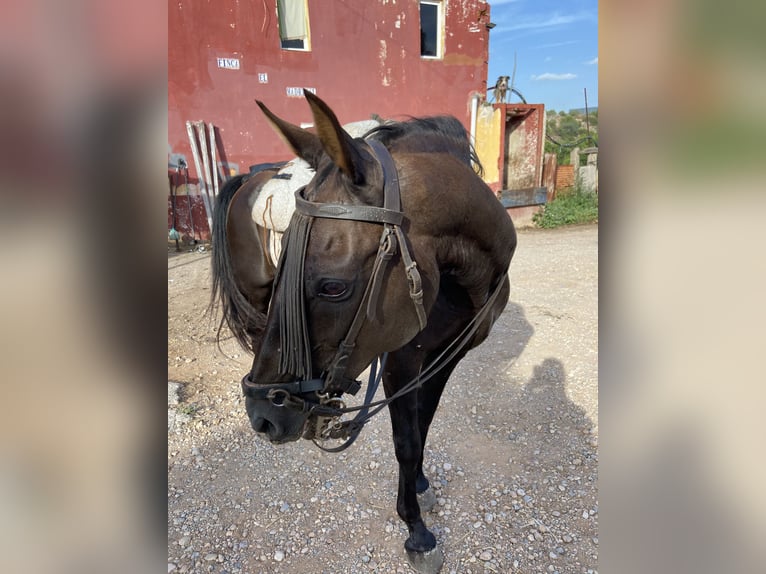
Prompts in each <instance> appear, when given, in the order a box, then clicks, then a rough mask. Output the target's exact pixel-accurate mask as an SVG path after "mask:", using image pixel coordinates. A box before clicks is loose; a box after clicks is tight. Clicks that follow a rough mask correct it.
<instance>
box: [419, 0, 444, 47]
mask: <svg viewBox="0 0 766 574" xmlns="http://www.w3.org/2000/svg"><path fill="white" fill-rule="evenodd" d="M423 4H429V5H431V6H436V55H435V56H427V55H425V54H423V53H421V54H420V57H421V58H423V59H425V60H441V59H442V58H443V57H444V2H443V0H422V1H421V2H419V3H418V24H420V26H419V29H421V30H422V22H421V21H420V7H421V6H422V5H423ZM420 49H421V50H422V49H423V47H422V45H421V47H420Z"/></svg>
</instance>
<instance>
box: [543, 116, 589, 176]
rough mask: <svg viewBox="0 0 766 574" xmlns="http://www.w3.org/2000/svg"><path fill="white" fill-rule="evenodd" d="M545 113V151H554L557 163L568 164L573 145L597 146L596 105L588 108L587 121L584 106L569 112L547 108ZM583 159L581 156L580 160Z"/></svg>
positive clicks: (581, 146)
mask: <svg viewBox="0 0 766 574" xmlns="http://www.w3.org/2000/svg"><path fill="white" fill-rule="evenodd" d="M545 115H546V119H545V133H546V138H545V151H546V153H555V154H556V157H557V159H558V163H559V165H568V164H569V153H570V152H571V151H572V149H573V148H574V147H579V148H580V149H582V148H586V147H592V146H596V147H598V107H596V108H593V109H591V108H590V107H589V108H588V121H587V122H586V121H585V108H582V109H577V110H572V111H570V112H564V111H561V112H557V111H555V110H548V112H547V113H546V114H545ZM585 159H586V158H585V157H584V156H583V157H582V158H581V161H585Z"/></svg>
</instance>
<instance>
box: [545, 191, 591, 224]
mask: <svg viewBox="0 0 766 574" xmlns="http://www.w3.org/2000/svg"><path fill="white" fill-rule="evenodd" d="M532 221H534V222H535V224H537V226H538V227H544V228H546V229H550V228H552V227H560V226H562V225H572V224H575V223H594V222H597V221H598V195H597V194H595V193H591V192H588V191H583V190H581V189H579V188H575V189H574V190H572V191H570V192H569V193H561V194H559V195H557V196H556V199H554V200H553V201H551V202H550V203H548V204H546V205H545V206H544V207H543V210H542V211H540V212H539V213H535V214H534V215H533V216H532Z"/></svg>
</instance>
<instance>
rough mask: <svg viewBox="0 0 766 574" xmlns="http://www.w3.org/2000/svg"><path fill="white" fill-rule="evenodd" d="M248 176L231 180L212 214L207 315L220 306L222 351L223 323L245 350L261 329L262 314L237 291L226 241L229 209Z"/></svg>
mask: <svg viewBox="0 0 766 574" xmlns="http://www.w3.org/2000/svg"><path fill="white" fill-rule="evenodd" d="M247 177H248V174H240V175H235V176H234V177H232V178H230V179H229V180H228V181H227V182H226V183H225V184H224V186H223V188H222V189H221V191H220V192H219V193H218V197H217V199H216V202H215V208H214V210H213V229H212V243H213V256H212V275H213V285H212V291H211V293H210V304H209V305H208V313H210V314H211V315H212V314H214V313H215V311H216V308H217V306H218V304H219V303H220V305H221V311H222V317H221V322H220V323H219V325H218V332H217V334H216V340H217V342H218V344H219V347H220V342H221V330H222V328H223V325H224V323H225V324H226V325H228V327H229V329H230V330H231V332H232V334H233V335H234V337H235V338H236V339H237V341H238V342H239V344H240V345H242V346H243V347H244V348H245V349H248V350H252V341H251V338H250V335H249V332H251V331H252V330H253V329H255V328H257V327H258V326H262V325H261V323H262V322H263V319H264V318H263V317H262V313H259V312H258V311H257V310H256V309H255V308H254V307H253V306H252V305H251V304H250V303H249V302H248V300H247V299H246V298H245V296H244V295H243V294H242V292H241V291H240V290H239V287H237V283H236V281H235V278H234V267H233V265H232V261H231V255H230V253H229V246H228V243H227V240H226V220H227V217H228V213H229V206H230V205H231V202H232V200H233V198H234V195H235V194H236V193H237V191H238V190H239V188H240V187H242V185H243V183H244V181H245V180H246V178H247Z"/></svg>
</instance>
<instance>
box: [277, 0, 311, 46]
mask: <svg viewBox="0 0 766 574" xmlns="http://www.w3.org/2000/svg"><path fill="white" fill-rule="evenodd" d="M277 14H278V16H279V41H280V43H281V46H282V48H283V49H285V50H309V49H310V47H309V15H308V8H307V7H306V0H277Z"/></svg>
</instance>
